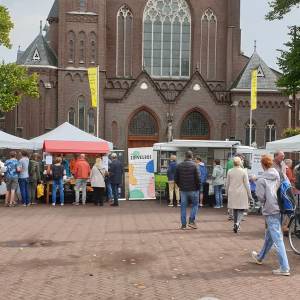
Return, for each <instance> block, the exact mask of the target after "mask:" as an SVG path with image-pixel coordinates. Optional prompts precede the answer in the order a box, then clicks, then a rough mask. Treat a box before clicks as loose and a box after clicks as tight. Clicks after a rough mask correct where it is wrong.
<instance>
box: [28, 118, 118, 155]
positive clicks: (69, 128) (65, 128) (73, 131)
mask: <svg viewBox="0 0 300 300" xmlns="http://www.w3.org/2000/svg"><path fill="white" fill-rule="evenodd" d="M45 141H56V142H57V141H60V142H71V143H70V144H69V146H71V145H73V146H74V145H75V144H79V143H78V142H85V143H87V142H93V143H98V144H97V145H98V146H97V147H98V148H99V145H100V143H101V145H104V144H106V145H107V148H108V149H109V150H113V144H112V143H111V142H108V141H105V140H102V139H100V138H97V137H96V136H94V135H91V134H89V133H87V132H85V131H83V130H80V129H79V128H77V127H75V126H73V125H71V124H70V123H68V122H66V123H63V124H62V125H60V126H58V127H57V128H55V129H53V130H51V131H49V132H47V133H45V134H43V135H41V136H38V137H36V138H34V139H31V140H30V142H32V143H33V144H34V147H35V150H40V149H43V146H44V142H45ZM85 143H83V144H82V145H84V146H82V147H83V148H85V147H86V144H85ZM51 144H52V143H51ZM92 145H93V144H90V146H92ZM101 147H102V146H101ZM61 152H63V151H61ZM79 152H80V151H78V152H76V151H73V153H79ZM82 152H83V151H82ZM107 152H109V151H107ZM56 153H58V151H57V152H56ZM65 153H67V152H65ZM68 153H70V152H68ZM83 153H91V152H86V151H85V152H83ZM93 153H94V152H93Z"/></svg>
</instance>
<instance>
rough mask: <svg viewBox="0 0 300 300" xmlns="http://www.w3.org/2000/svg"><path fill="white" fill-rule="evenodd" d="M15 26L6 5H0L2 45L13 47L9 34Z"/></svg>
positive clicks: (0, 39)
mask: <svg viewBox="0 0 300 300" xmlns="http://www.w3.org/2000/svg"><path fill="white" fill-rule="evenodd" d="M13 28H14V24H13V22H12V21H11V18H10V15H9V12H8V10H7V8H6V7H4V6H2V5H0V46H2V45H3V46H5V47H7V48H11V44H10V38H9V34H10V31H11V30H12V29H13Z"/></svg>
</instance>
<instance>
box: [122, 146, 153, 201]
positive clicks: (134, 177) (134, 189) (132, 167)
mask: <svg viewBox="0 0 300 300" xmlns="http://www.w3.org/2000/svg"><path fill="white" fill-rule="evenodd" d="M128 163H129V200H145V199H155V182H154V160H153V148H150V147H145V148H129V149H128Z"/></svg>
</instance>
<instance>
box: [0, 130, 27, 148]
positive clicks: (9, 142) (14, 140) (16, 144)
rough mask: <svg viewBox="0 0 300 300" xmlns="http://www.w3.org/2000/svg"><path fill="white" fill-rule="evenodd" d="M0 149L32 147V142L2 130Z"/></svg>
mask: <svg viewBox="0 0 300 300" xmlns="http://www.w3.org/2000/svg"><path fill="white" fill-rule="evenodd" d="M0 149H32V143H31V142H29V141H27V140H24V139H22V138H19V137H17V136H14V135H11V134H8V133H6V132H4V131H1V130H0Z"/></svg>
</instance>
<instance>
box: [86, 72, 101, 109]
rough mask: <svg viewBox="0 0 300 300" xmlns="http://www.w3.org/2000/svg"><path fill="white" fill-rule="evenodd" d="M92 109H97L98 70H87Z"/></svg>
mask: <svg viewBox="0 0 300 300" xmlns="http://www.w3.org/2000/svg"><path fill="white" fill-rule="evenodd" d="M88 74H89V83H90V90H91V97H92V107H97V102H98V101H97V99H98V96H99V95H98V91H97V90H98V68H88Z"/></svg>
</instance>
